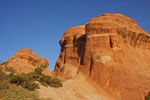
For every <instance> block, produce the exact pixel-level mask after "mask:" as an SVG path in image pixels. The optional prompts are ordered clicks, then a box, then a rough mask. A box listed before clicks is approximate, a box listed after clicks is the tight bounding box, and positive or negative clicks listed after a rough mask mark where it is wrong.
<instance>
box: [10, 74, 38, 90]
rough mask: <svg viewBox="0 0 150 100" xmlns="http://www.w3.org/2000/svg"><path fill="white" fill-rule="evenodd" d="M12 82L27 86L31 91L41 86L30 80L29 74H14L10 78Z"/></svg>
mask: <svg viewBox="0 0 150 100" xmlns="http://www.w3.org/2000/svg"><path fill="white" fill-rule="evenodd" d="M10 83H12V84H16V85H20V86H21V87H23V88H26V89H28V90H31V91H34V90H35V89H38V88H39V85H38V84H36V83H33V82H32V81H30V79H29V77H28V75H26V74H22V75H14V76H13V77H12V78H11V79H10Z"/></svg>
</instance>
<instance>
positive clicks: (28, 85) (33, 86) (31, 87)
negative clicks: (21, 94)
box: [22, 81, 39, 91]
mask: <svg viewBox="0 0 150 100" xmlns="http://www.w3.org/2000/svg"><path fill="white" fill-rule="evenodd" d="M22 87H23V88H26V89H28V90H30V91H34V90H35V89H39V85H38V84H36V83H31V82H29V81H26V82H24V83H23V84H22Z"/></svg>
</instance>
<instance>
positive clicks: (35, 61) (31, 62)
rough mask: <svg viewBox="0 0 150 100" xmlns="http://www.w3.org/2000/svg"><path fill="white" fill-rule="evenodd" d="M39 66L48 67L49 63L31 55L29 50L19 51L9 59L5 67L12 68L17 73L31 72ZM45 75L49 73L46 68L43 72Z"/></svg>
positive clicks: (33, 54)
mask: <svg viewBox="0 0 150 100" xmlns="http://www.w3.org/2000/svg"><path fill="white" fill-rule="evenodd" d="M41 65H46V66H47V67H48V66H49V62H48V61H47V60H46V59H45V58H43V59H41V58H40V57H39V56H38V55H36V54H35V53H33V52H32V51H31V50H30V49H22V50H19V51H18V52H17V53H16V54H15V56H14V57H10V58H9V59H8V61H7V67H13V68H14V69H15V70H16V72H17V73H29V72H33V71H34V69H35V68H37V67H40V66H41ZM44 72H45V73H48V72H49V73H50V71H48V68H47V69H46V70H44Z"/></svg>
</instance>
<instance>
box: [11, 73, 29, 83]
mask: <svg viewBox="0 0 150 100" xmlns="http://www.w3.org/2000/svg"><path fill="white" fill-rule="evenodd" d="M25 81H26V79H25V78H23V77H22V76H19V75H14V76H13V77H12V78H11V79H10V83H12V84H17V85H22V84H23V83H24V82H25Z"/></svg>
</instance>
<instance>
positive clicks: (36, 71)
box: [34, 67, 42, 75]
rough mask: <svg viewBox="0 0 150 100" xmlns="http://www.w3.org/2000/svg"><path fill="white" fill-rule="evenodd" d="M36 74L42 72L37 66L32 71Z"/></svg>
mask: <svg viewBox="0 0 150 100" xmlns="http://www.w3.org/2000/svg"><path fill="white" fill-rule="evenodd" d="M34 72H35V73H36V74H40V75H41V74H42V69H41V68H40V67H39V68H35V71H34Z"/></svg>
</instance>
